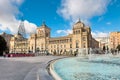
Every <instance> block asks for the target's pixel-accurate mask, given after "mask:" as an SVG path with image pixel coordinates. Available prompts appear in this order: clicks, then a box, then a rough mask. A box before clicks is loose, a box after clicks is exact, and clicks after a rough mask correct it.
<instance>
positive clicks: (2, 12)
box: [0, 0, 36, 34]
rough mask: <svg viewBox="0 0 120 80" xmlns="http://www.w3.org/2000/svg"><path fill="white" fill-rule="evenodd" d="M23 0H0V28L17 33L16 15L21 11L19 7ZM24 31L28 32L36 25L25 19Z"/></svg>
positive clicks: (18, 21) (17, 22)
mask: <svg viewBox="0 0 120 80" xmlns="http://www.w3.org/2000/svg"><path fill="white" fill-rule="evenodd" d="M23 2H24V0H0V30H1V31H6V32H10V33H12V34H15V33H17V31H18V26H19V23H20V20H18V19H17V18H16V17H17V16H20V15H21V14H22V12H20V11H19V7H20V6H21V5H22V3H23ZM25 27H27V29H26V32H27V33H30V32H32V30H33V31H34V29H35V28H36V25H35V24H33V23H30V22H28V21H27V20H25Z"/></svg>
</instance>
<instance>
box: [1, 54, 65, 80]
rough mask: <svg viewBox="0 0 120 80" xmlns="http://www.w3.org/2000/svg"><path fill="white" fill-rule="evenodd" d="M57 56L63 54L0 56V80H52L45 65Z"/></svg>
mask: <svg viewBox="0 0 120 80" xmlns="http://www.w3.org/2000/svg"><path fill="white" fill-rule="evenodd" d="M58 58H63V56H39V57H23V58H3V57H0V80H53V79H52V77H51V76H49V74H48V72H47V70H46V67H47V65H48V62H49V61H51V60H53V59H58Z"/></svg>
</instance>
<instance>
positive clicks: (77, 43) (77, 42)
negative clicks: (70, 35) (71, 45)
mask: <svg viewBox="0 0 120 80" xmlns="http://www.w3.org/2000/svg"><path fill="white" fill-rule="evenodd" d="M76 48H79V41H78V40H77V41H76Z"/></svg>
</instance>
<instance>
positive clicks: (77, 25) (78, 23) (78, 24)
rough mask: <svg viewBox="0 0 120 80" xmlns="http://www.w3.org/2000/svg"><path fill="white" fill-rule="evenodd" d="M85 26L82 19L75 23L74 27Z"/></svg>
mask: <svg viewBox="0 0 120 80" xmlns="http://www.w3.org/2000/svg"><path fill="white" fill-rule="evenodd" d="M82 27H84V23H82V22H81V21H80V20H79V21H78V22H77V23H75V24H74V26H73V28H74V29H78V28H82Z"/></svg>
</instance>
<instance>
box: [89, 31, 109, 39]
mask: <svg viewBox="0 0 120 80" xmlns="http://www.w3.org/2000/svg"><path fill="white" fill-rule="evenodd" d="M91 33H92V36H93V37H94V38H96V37H108V36H109V33H107V32H100V31H95V32H91Z"/></svg>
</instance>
